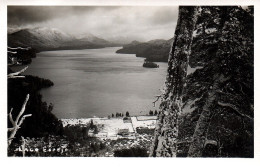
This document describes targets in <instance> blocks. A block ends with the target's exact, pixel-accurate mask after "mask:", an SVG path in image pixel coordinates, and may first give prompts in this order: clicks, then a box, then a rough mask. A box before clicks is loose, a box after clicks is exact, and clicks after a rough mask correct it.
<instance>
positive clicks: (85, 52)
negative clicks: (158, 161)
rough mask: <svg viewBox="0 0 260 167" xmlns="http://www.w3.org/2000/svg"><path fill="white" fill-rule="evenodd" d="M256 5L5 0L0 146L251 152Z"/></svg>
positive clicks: (69, 152)
mask: <svg viewBox="0 0 260 167" xmlns="http://www.w3.org/2000/svg"><path fill="white" fill-rule="evenodd" d="M255 11H256V10H255V5H254V3H252V4H250V3H249V4H247V5H245V4H244V3H242V4H239V3H238V4H232V5H214V4H212V5H203V4H201V5H187V4H184V5H182V4H180V5H179V4H172V5H156V3H155V4H150V5H138V4H132V5H127V4H112V5H111V4H100V3H99V4H97V5H93V4H89V5H88V4H87V3H85V4H79V5H73V4H72V5H69V4H66V3H65V4H59V3H58V4H57V5H52V4H47V3H46V4H45V5H43V4H40V5H37V4H33V5H29V4H25V5H21V3H19V4H18V5H15V4H11V5H6V16H7V17H6V24H7V26H6V32H4V33H5V35H6V44H5V43H2V45H4V47H6V49H5V52H2V51H1V54H2V56H5V55H6V59H4V60H5V62H4V63H5V64H6V66H5V67H6V68H5V69H3V71H4V72H6V73H5V74H4V75H5V78H4V80H6V85H7V87H6V91H4V92H3V93H2V94H6V96H5V98H6V108H5V111H2V113H4V114H2V117H4V120H5V121H6V123H5V124H7V130H6V128H5V130H2V131H3V132H1V133H6V132H7V135H6V139H5V141H6V149H7V151H6V154H7V155H6V156H7V157H8V158H11V157H34V158H36V157H38V158H44V157H63V158H65V157H86V158H87V157H88V158H89V157H103V158H104V157H125V158H126V157H128V158H129V157H132V158H133V157H135V158H137V157H142V158H145V157H146V158H152V159H153V158H162V157H164V158H166V157H171V158H177V159H178V158H182V159H183V158H201V162H203V159H207V158H243V159H248V160H253V159H254V158H255V157H256V154H255V151H256V150H255V149H256V147H255V144H256V143H255V142H257V141H256V140H255V135H256V131H255V128H256V127H255V111H256V110H255V105H254V102H255V89H254V88H255V87H256V86H257V85H255V84H254V81H255V80H254V78H255V77H254V74H255V72H254V70H255V69H254V62H255V61H254V60H255V59H254V51H255V50H254V49H255V47H254V40H255V38H256V37H255V26H254V25H255V19H254V16H255ZM1 26H2V25H1ZM6 75H7V77H6ZM258 131H259V130H258ZM119 159H120V158H119ZM96 160H98V159H96ZM172 160H174V159H172ZM115 161H116V159H115Z"/></svg>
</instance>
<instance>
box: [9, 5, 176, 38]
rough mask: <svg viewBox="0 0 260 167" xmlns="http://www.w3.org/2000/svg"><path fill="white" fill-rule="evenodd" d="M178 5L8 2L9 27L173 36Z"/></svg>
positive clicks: (105, 34)
mask: <svg viewBox="0 0 260 167" xmlns="http://www.w3.org/2000/svg"><path fill="white" fill-rule="evenodd" d="M177 18H178V7H177V6H8V28H33V27H49V28H57V29H59V30H61V31H63V32H65V33H69V34H72V35H75V36H78V35H83V34H89V33H91V34H93V35H95V36H98V37H100V38H104V39H107V40H116V39H118V38H120V39H126V40H139V41H148V40H153V39H170V38H172V37H173V35H174V30H175V26H176V23H177Z"/></svg>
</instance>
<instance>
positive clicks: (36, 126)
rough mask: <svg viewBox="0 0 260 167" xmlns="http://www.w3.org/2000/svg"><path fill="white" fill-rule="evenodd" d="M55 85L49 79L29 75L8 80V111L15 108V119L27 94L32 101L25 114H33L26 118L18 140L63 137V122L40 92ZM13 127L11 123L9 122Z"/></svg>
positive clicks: (17, 137) (18, 134)
mask: <svg viewBox="0 0 260 167" xmlns="http://www.w3.org/2000/svg"><path fill="white" fill-rule="evenodd" d="M52 85H53V82H52V81H50V80H48V79H42V78H39V77H36V76H31V75H27V76H25V78H15V79H8V111H10V110H11V108H13V112H12V114H13V117H14V118H16V116H17V115H18V113H19V112H20V109H21V107H22V105H23V102H24V99H25V97H26V95H27V94H29V95H30V99H29V101H28V104H27V106H26V109H25V112H24V113H25V114H32V116H31V117H29V118H26V119H25V121H24V122H23V124H22V126H21V129H19V130H18V132H17V135H16V139H19V137H20V136H28V137H42V136H45V135H49V134H53V135H62V133H63V128H62V124H61V122H60V121H59V120H58V119H57V118H56V116H55V115H53V114H52V112H51V111H52V108H53V105H52V104H49V105H48V104H47V103H46V102H43V101H42V95H41V94H40V93H39V90H40V89H42V88H47V87H50V86H52ZM8 125H9V127H11V122H10V121H9V122H8Z"/></svg>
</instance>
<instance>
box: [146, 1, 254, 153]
mask: <svg viewBox="0 0 260 167" xmlns="http://www.w3.org/2000/svg"><path fill="white" fill-rule="evenodd" d="M253 53H254V12H253V7H249V8H247V9H245V8H242V7H238V6H222V7H217V6H216V7H209V6H202V7H188V6H185V7H184V6H181V7H179V16H178V22H177V27H176V30H175V35H174V41H173V44H172V48H171V52H170V57H169V61H168V74H167V79H166V84H165V85H166V86H165V89H164V92H163V94H162V96H161V99H162V102H161V105H160V106H161V111H160V113H159V123H158V125H157V128H156V132H155V137H156V139H155V141H154V146H153V149H152V153H151V155H150V156H158V157H161V156H167V157H176V156H177V157H178V156H179V157H180V156H181V157H187V156H188V157H254V54H253ZM188 69H193V72H191V71H190V70H188Z"/></svg>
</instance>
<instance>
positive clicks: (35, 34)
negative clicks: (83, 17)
mask: <svg viewBox="0 0 260 167" xmlns="http://www.w3.org/2000/svg"><path fill="white" fill-rule="evenodd" d="M8 46H10V47H18V46H21V47H32V48H34V49H35V50H36V51H44V50H59V49H90V48H103V47H108V46H115V44H114V43H111V42H109V41H107V40H105V39H102V38H98V37H96V36H94V35H92V34H82V35H81V36H77V37H75V36H73V35H70V34H67V33H65V32H62V31H60V30H59V29H55V28H46V27H37V28H25V29H20V30H17V31H14V30H10V31H9V34H8Z"/></svg>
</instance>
